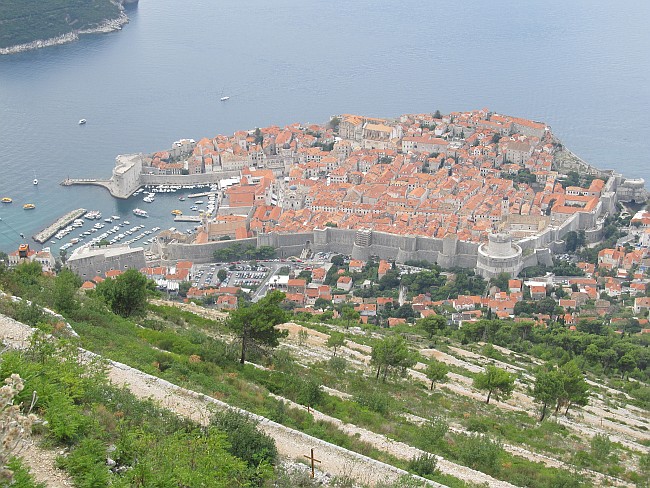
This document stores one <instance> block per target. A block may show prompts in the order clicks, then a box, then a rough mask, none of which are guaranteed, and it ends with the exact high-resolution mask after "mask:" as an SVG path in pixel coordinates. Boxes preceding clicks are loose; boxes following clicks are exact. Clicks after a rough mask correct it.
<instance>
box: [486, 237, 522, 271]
mask: <svg viewBox="0 0 650 488" xmlns="http://www.w3.org/2000/svg"><path fill="white" fill-rule="evenodd" d="M522 266H523V260H522V255H521V247H519V246H518V245H517V244H513V242H512V237H511V236H510V234H507V233H505V232H499V233H495V234H489V235H488V242H487V244H486V243H484V244H481V245H480V246H479V248H478V257H477V261H476V270H477V272H478V274H480V275H481V276H482V277H483V278H487V279H489V278H492V277H494V276H497V275H498V274H499V273H508V274H510V276H512V277H515V276H517V274H518V273H519V271H521V268H522Z"/></svg>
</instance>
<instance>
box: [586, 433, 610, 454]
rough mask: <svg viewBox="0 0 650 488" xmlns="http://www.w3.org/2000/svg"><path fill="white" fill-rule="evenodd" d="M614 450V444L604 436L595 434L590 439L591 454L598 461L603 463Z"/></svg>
mask: <svg viewBox="0 0 650 488" xmlns="http://www.w3.org/2000/svg"><path fill="white" fill-rule="evenodd" d="M613 449H614V443H613V442H612V441H611V440H609V437H608V436H607V435H606V434H596V435H595V436H593V437H592V438H591V454H592V456H593V457H595V458H596V459H598V460H599V461H605V460H607V458H608V457H609V455H610V454H611V452H612V450H613Z"/></svg>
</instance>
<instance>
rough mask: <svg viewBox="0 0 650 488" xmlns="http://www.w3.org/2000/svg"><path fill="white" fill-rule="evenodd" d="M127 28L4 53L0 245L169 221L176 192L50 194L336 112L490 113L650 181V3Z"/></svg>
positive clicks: (163, 21) (180, 21)
mask: <svg viewBox="0 0 650 488" xmlns="http://www.w3.org/2000/svg"><path fill="white" fill-rule="evenodd" d="M129 16H130V18H131V22H130V23H129V24H128V25H127V26H125V28H124V29H123V30H122V31H121V32H116V33H111V34H107V35H94V36H86V37H83V38H82V39H81V40H80V41H78V42H75V43H72V44H67V45H63V46H57V47H51V48H47V49H42V50H38V51H32V52H27V53H21V54H18V55H13V56H4V57H1V58H0V165H1V166H0V167H1V168H2V176H0V197H2V196H9V197H11V198H13V200H14V203H13V204H9V205H0V218H2V221H0V249H4V250H12V249H14V248H15V246H16V245H17V243H18V242H19V241H20V240H21V238H20V237H19V236H18V233H21V232H22V233H24V234H25V235H26V236H31V235H32V234H34V233H35V232H36V231H38V230H40V229H41V228H42V227H44V226H46V225H47V224H49V223H50V222H52V221H53V220H54V219H55V218H56V217H58V216H60V215H62V214H63V213H64V212H65V211H67V210H70V209H73V208H77V207H85V208H88V209H98V210H101V211H102V213H103V214H104V215H105V216H107V215H111V214H115V213H121V214H123V215H128V216H129V217H133V216H132V215H131V214H130V211H131V209H132V208H134V207H136V206H140V207H142V208H146V209H147V210H148V211H149V212H150V213H151V214H152V218H150V219H149V221H148V222H147V224H148V226H149V227H151V226H153V225H159V226H161V227H169V226H171V225H173V224H172V219H171V215H170V213H169V211H170V210H171V209H173V208H181V209H183V207H180V203H179V202H178V199H177V197H178V195H173V196H172V195H168V196H167V197H164V196H162V195H161V196H159V197H158V198H157V199H156V202H155V203H154V204H152V205H149V206H146V204H143V203H142V202H141V200H140V198H137V199H131V200H129V201H117V200H114V199H112V198H111V197H110V196H109V195H108V193H106V192H105V191H104V190H102V189H100V188H93V187H61V186H59V182H60V181H61V180H62V179H63V178H65V177H66V176H70V177H108V176H109V175H110V173H111V169H112V167H113V164H114V159H115V156H116V155H117V154H119V153H128V152H138V151H143V152H149V151H153V150H158V149H164V148H168V147H169V146H170V144H171V143H172V142H173V141H174V140H177V139H179V138H182V137H192V138H194V139H197V140H198V139H199V138H201V137H204V136H213V135H215V134H217V133H232V132H233V131H235V130H239V129H250V128H254V127H256V126H265V125H270V124H278V125H281V124H288V123H292V122H325V121H326V120H327V119H328V117H329V116H330V115H331V114H337V113H361V114H368V115H376V116H386V117H390V116H396V115H399V114H401V113H410V112H426V111H428V112H433V111H435V110H436V109H439V110H441V111H442V112H448V111H452V110H469V109H476V108H482V107H487V108H490V109H491V110H494V111H497V112H501V113H506V114H513V115H518V116H522V117H529V118H532V119H536V120H542V121H545V122H547V123H548V124H549V125H551V127H552V128H553V130H554V132H555V133H556V134H557V135H558V136H559V137H560V138H561V139H562V140H563V141H564V143H565V144H566V145H567V146H568V147H569V148H571V149H572V150H573V151H574V152H575V153H577V154H578V155H580V156H581V157H583V158H584V159H586V160H587V161H589V162H591V163H592V164H594V165H595V166H598V167H601V168H615V169H617V170H619V171H621V172H623V173H624V174H626V175H629V176H635V177H638V176H640V177H644V178H646V180H649V179H650V169H649V167H650V166H649V164H650V145H648V143H647V134H649V133H650V118H649V117H648V112H649V110H650V29H648V28H647V27H648V24H647V21H648V19H650V2H647V1H646V0H628V1H626V0H623V1H620V2H596V1H589V0H575V1H571V2H567V1H559V0H550V1H548V2H543V3H541V4H540V3H539V2H532V1H522V0H509V1H495V2H485V1H481V0H468V1H464V2H454V3H453V4H452V3H450V2H449V3H445V2H421V1H418V2H416V1H412V0H404V1H401V2H376V1H375V2H371V1H369V0H357V1H354V2H343V1H339V0H332V1H330V2H301V1H289V0H278V1H273V2H268V1H267V2H263V1H260V0H250V1H234V0H226V1H220V2H211V1H208V0H196V1H194V2H181V1H178V0H155V1H154V0H141V1H140V5H139V7H138V8H137V10H132V11H130V12H129ZM222 94H224V95H229V96H230V97H231V99H230V100H229V101H228V102H226V103H222V102H219V98H220V97H221V96H222ZM81 118H86V119H87V120H88V123H87V124H86V125H85V126H79V125H78V124H77V122H78V120H79V119H81ZM34 176H36V177H38V179H39V185H38V186H36V187H34V186H33V185H32V179H33V178H34ZM28 202H30V203H34V204H36V206H37V208H36V209H35V210H32V211H25V210H23V209H22V205H23V204H24V203H28ZM184 203H185V204H187V203H188V202H184ZM186 206H189V205H186ZM130 220H131V221H133V220H135V219H134V218H131V219H130ZM86 227H88V225H86ZM177 227H178V226H177ZM73 235H74V234H72V235H71V236H70V237H72V236H73Z"/></svg>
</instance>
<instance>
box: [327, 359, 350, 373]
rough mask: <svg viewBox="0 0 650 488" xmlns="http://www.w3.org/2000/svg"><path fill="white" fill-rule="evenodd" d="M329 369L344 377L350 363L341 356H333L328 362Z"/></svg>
mask: <svg viewBox="0 0 650 488" xmlns="http://www.w3.org/2000/svg"><path fill="white" fill-rule="evenodd" d="M327 366H328V368H329V369H330V370H331V371H332V373H334V374H336V375H339V376H340V375H343V374H344V373H345V370H346V369H347V367H348V361H347V359H345V358H342V357H341V356H333V357H331V358H330V359H329V361H327Z"/></svg>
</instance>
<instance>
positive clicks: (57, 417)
mask: <svg viewBox="0 0 650 488" xmlns="http://www.w3.org/2000/svg"><path fill="white" fill-rule="evenodd" d="M46 408H47V410H46V412H45V420H47V424H48V428H49V433H50V435H51V436H52V437H53V438H54V439H55V440H56V441H57V442H63V443H65V444H72V443H74V442H75V441H77V440H79V439H80V438H81V437H82V436H83V435H84V433H85V432H86V430H87V428H88V427H89V425H90V422H89V420H88V418H87V417H85V416H84V414H83V411H82V410H81V408H80V407H78V406H77V405H75V404H74V403H73V401H72V399H71V398H70V397H69V396H67V395H66V394H65V393H61V392H54V393H52V395H50V398H49V400H48V401H47V407H46Z"/></svg>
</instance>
